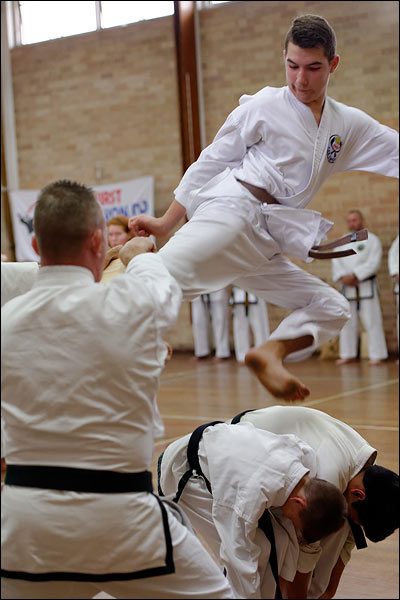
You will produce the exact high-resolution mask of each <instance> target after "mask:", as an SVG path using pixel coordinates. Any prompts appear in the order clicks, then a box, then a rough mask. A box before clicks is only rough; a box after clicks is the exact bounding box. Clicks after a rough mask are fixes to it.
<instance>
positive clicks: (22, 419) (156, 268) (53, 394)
mask: <svg viewBox="0 0 400 600" xmlns="http://www.w3.org/2000/svg"><path fill="white" fill-rule="evenodd" d="M34 230H35V237H34V239H33V246H34V249H35V251H36V252H37V253H38V254H40V257H41V267H40V269H39V272H38V274H37V277H36V281H35V283H34V285H33V287H32V289H31V290H30V291H28V292H27V293H25V294H23V295H21V296H18V297H17V298H14V299H13V300H11V301H10V302H8V303H7V304H6V305H5V306H4V307H2V341H3V343H4V347H3V348H2V416H3V419H4V421H3V423H4V434H5V440H4V448H5V458H6V461H7V474H6V479H5V485H4V489H3V491H2V494H1V502H2V514H1V517H2V532H1V533H2V580H1V585H2V594H1V595H2V598H49V597H54V598H55V597H56V598H92V597H93V596H94V595H95V594H97V593H98V592H100V591H105V592H107V593H108V594H110V595H111V596H113V597H114V598H127V597H129V598H182V599H184V598H187V596H188V594H196V597H199V598H208V599H212V598H230V597H231V591H230V588H229V586H228V584H227V582H226V579H225V578H224V577H223V575H222V573H221V572H220V570H219V569H218V567H217V566H216V565H215V563H214V562H213V561H212V559H211V558H210V556H209V555H208V553H207V552H206V550H205V549H204V548H203V547H202V545H201V544H200V542H199V540H197V539H196V537H195V536H194V535H193V534H192V533H191V532H190V531H189V530H188V529H187V528H186V527H185V526H184V525H183V522H181V521H180V520H179V519H178V518H177V513H176V512H175V511H174V510H172V509H171V508H170V507H169V506H168V505H164V503H162V502H160V500H159V499H158V498H157V497H156V496H155V495H154V494H153V493H152V478H151V473H150V465H151V460H152V453H153V427H152V420H153V400H154V397H155V393H156V390H157V387H158V380H159V376H160V374H161V372H162V369H163V366H164V361H165V358H166V355H167V348H166V344H165V342H164V340H163V338H162V334H163V332H164V331H165V330H166V329H167V328H168V327H170V326H171V325H172V324H173V323H174V322H175V320H176V318H177V315H178V311H179V307H180V301H181V292H180V289H179V286H178V284H177V283H176V281H175V280H174V279H173V278H172V277H171V275H170V274H169V273H168V271H167V269H166V268H165V266H164V264H163V262H162V261H161V260H160V258H159V256H158V255H157V254H155V253H154V244H153V242H151V241H150V240H145V239H134V240H130V241H129V242H127V243H126V244H125V245H124V246H123V247H122V249H121V250H120V258H121V260H122V262H123V263H124V265H126V272H125V273H124V274H122V275H121V276H120V277H116V278H114V279H113V281H111V282H110V283H109V284H108V285H101V284H100V283H99V281H100V279H101V275H102V270H103V264H104V258H105V253H106V247H107V241H106V227H105V223H104V217H103V214H102V210H101V207H100V205H99V204H98V203H97V201H96V199H95V196H94V194H93V192H92V191H91V190H90V189H88V188H87V187H85V186H82V185H80V184H76V183H73V182H70V181H58V182H56V183H53V184H50V185H49V186H47V187H46V188H44V189H43V190H42V191H41V193H40V195H39V199H38V202H37V204H36V207H35V215H34ZM27 367H29V368H27Z"/></svg>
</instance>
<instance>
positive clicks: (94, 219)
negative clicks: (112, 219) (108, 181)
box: [32, 181, 107, 281]
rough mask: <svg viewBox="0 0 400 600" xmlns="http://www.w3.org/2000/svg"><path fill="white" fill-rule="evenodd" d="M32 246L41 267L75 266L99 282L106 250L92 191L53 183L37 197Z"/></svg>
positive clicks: (81, 187) (100, 220)
mask: <svg viewBox="0 0 400 600" xmlns="http://www.w3.org/2000/svg"><path fill="white" fill-rule="evenodd" d="M33 226H34V238H33V240H32V245H33V248H34V250H35V251H36V252H37V253H38V254H40V257H41V265H42V266H49V265H76V266H82V267H86V268H88V269H89V270H90V271H92V273H93V275H94V277H95V280H96V281H99V279H100V277H101V272H102V268H103V261H104V256H105V252H106V247H107V241H106V230H105V223H104V217H103V213H102V210H101V207H100V204H99V203H98V202H97V200H96V198H95V197H94V194H93V191H92V190H91V189H89V188H87V187H85V186H84V185H80V184H78V183H75V182H72V181H56V182H55V183H52V184H50V185H48V186H46V187H45V188H44V189H43V190H42V191H41V192H40V194H39V199H38V201H37V203H36V207H35V213H34V219H33Z"/></svg>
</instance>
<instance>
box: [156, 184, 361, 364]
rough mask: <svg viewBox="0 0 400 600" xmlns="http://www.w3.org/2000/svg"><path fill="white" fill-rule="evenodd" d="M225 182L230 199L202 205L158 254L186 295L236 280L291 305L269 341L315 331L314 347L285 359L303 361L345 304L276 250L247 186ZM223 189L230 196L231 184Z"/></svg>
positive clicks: (334, 330)
mask: <svg viewBox="0 0 400 600" xmlns="http://www.w3.org/2000/svg"><path fill="white" fill-rule="evenodd" d="M233 180H234V178H233ZM228 183H229V182H228ZM229 185H230V188H234V187H235V186H236V187H235V189H232V190H231V193H232V197H226V196H225V197H221V196H220V197H218V199H217V200H214V199H209V200H207V201H205V202H203V203H202V204H200V206H199V207H198V208H197V210H196V211H195V213H194V215H193V216H192V217H191V219H190V221H188V222H187V223H186V224H185V225H184V226H183V227H181V229H179V230H178V231H177V232H176V233H175V235H174V236H173V237H172V238H171V239H170V240H169V241H168V242H167V243H166V244H165V246H163V247H162V248H161V249H160V251H159V256H160V257H161V259H162V260H163V262H164V264H165V265H166V267H167V269H168V270H169V272H170V273H171V275H172V276H173V277H175V279H176V280H177V281H178V283H179V284H180V286H181V288H182V290H183V294H184V297H185V298H186V299H189V300H190V299H192V298H194V297H196V296H198V295H199V294H202V293H206V292H210V291H212V290H218V289H221V288H222V287H226V286H228V285H229V284H234V285H236V286H237V287H239V288H242V289H244V290H246V291H249V292H251V293H253V294H255V295H256V296H257V297H258V298H262V299H264V300H265V301H266V302H271V303H272V304H277V305H278V306H283V307H285V308H288V309H291V310H292V311H293V312H292V313H291V314H290V315H289V316H288V317H286V318H285V319H284V320H283V321H282V322H281V323H280V325H279V326H278V327H277V328H276V329H275V331H274V332H273V333H272V335H271V337H270V339H276V340H285V339H295V338H298V337H301V336H304V335H311V336H313V338H314V343H313V344H312V346H310V347H308V348H306V349H304V350H301V351H298V352H295V353H293V354H291V355H290V357H289V358H290V360H302V359H303V358H306V357H308V356H310V355H311V354H312V353H313V352H314V350H316V348H318V347H319V346H320V345H322V344H323V343H325V342H327V341H328V340H330V339H331V338H332V337H335V336H337V335H338V333H339V331H340V329H341V328H342V327H343V325H344V324H345V323H346V321H347V319H348V318H349V316H350V312H349V304H348V302H347V300H346V299H345V298H344V297H343V296H342V294H340V293H339V292H338V291H337V290H335V289H333V288H332V287H331V286H329V285H328V284H326V283H324V282H323V281H321V280H320V279H318V278H317V277H314V276H313V275H310V274H309V273H307V272H305V271H303V270H302V269H300V268H299V267H297V266H296V265H294V264H293V263H292V262H291V261H290V260H288V259H287V258H285V257H284V256H283V255H282V254H280V250H279V246H278V244H277V243H276V242H275V241H274V240H273V239H272V237H271V236H270V234H269V233H268V231H267V230H266V224H265V217H264V215H263V214H262V205H261V203H260V202H259V201H258V200H256V199H255V198H253V197H252V196H251V195H250V194H248V196H244V195H243V190H244V189H245V188H243V187H242V186H240V184H239V183H238V182H237V181H236V180H234V181H230V183H229ZM238 186H240V187H239V190H238V189H237V187H238ZM216 187H218V186H216ZM224 189H225V192H224V193H225V194H226V195H227V194H229V192H230V189H228V188H227V186H225V188H224ZM207 193H209V194H212V193H213V190H207ZM214 193H216V194H217V193H220V191H219V190H216V191H215V192H214ZM221 194H222V192H221Z"/></svg>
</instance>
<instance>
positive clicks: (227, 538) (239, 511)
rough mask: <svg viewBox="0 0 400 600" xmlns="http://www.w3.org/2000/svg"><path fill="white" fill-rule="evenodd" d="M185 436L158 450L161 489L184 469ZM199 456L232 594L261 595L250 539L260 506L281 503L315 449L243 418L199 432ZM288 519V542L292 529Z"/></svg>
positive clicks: (309, 466) (310, 465)
mask: <svg viewBox="0 0 400 600" xmlns="http://www.w3.org/2000/svg"><path fill="white" fill-rule="evenodd" d="M189 437H190V436H185V438H182V439H180V440H177V442H174V443H172V444H171V445H170V446H168V448H167V449H166V450H165V452H164V455H163V459H162V468H161V488H162V490H163V492H164V493H166V494H170V493H174V492H176V485H177V483H178V482H179V480H180V477H181V476H182V475H183V473H184V472H185V471H186V470H187V468H188V463H187V461H186V457H185V453H186V451H187V443H188V441H189ZM199 459H200V466H201V468H202V470H203V473H204V475H205V476H206V477H207V479H209V481H210V484H211V489H212V520H213V523H214V525H215V528H216V530H217V532H218V535H219V538H220V541H221V545H220V560H221V563H222V564H223V566H224V567H225V568H226V570H227V576H228V580H229V582H230V584H231V586H232V588H233V589H234V590H235V593H236V594H237V597H238V598H261V597H264V596H261V587H262V581H261V578H260V571H259V563H260V561H264V560H265V558H266V557H265V556H260V545H259V544H258V543H256V541H255V540H256V536H257V535H259V534H260V532H259V530H258V520H259V518H260V517H261V516H262V514H263V512H264V510H265V509H266V508H272V507H276V508H277V507H281V506H283V504H284V503H285V502H286V500H287V499H288V497H289V495H290V494H291V492H292V491H293V489H294V488H295V486H296V485H297V484H298V483H299V481H300V480H301V478H302V477H303V476H304V475H306V474H307V473H309V474H310V476H311V477H314V476H315V469H316V456H315V453H314V451H313V450H312V449H311V448H310V446H308V445H307V444H305V443H304V442H302V441H301V440H299V439H298V438H297V437H296V436H294V435H285V436H276V435H274V434H271V433H268V432H265V431H261V430H257V429H256V428H255V427H254V426H253V425H251V424H249V423H240V424H238V425H228V424H226V423H222V424H218V425H215V426H213V427H209V428H207V429H206V430H205V431H204V434H203V438H202V440H201V442H200V447H199ZM286 521H287V522H288V520H287V519H286ZM288 523H289V527H288V528H289V529H290V528H291V534H292V536H291V537H292V542H293V537H294V538H295V537H296V536H295V534H294V528H293V526H292V524H291V523H290V522H288ZM293 534H294V535H293ZM286 541H287V540H286ZM296 541H297V540H296ZM297 552H298V547H297ZM294 564H296V562H295V563H294ZM294 573H295V566H294V572H293V573H292V574H291V575H292V576H294ZM288 576H289V575H288Z"/></svg>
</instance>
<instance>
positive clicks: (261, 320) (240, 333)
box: [230, 286, 270, 364]
mask: <svg viewBox="0 0 400 600" xmlns="http://www.w3.org/2000/svg"><path fill="white" fill-rule="evenodd" d="M230 304H231V306H232V307H233V339H234V343H235V356H236V360H237V361H238V362H239V363H241V364H244V358H245V355H246V354H247V352H248V351H249V350H250V347H251V346H253V345H254V346H261V344H264V343H265V342H266V341H267V339H268V338H269V334H270V330H269V322H268V309H267V305H266V303H265V301H264V300H263V299H262V298H257V296H255V295H254V294H251V293H249V292H246V291H245V290H242V289H240V288H238V287H235V286H234V287H233V288H232V294H231V298H230ZM250 332H251V333H252V334H253V341H254V344H251V343H250Z"/></svg>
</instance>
